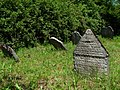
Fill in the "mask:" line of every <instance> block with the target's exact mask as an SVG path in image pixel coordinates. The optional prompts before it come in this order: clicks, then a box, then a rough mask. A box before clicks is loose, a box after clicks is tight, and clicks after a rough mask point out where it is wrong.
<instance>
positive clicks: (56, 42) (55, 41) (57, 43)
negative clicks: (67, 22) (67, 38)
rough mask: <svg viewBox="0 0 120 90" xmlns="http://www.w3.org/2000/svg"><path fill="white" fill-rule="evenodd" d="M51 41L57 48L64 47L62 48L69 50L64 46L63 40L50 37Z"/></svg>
mask: <svg viewBox="0 0 120 90" xmlns="http://www.w3.org/2000/svg"><path fill="white" fill-rule="evenodd" d="M50 43H51V44H52V45H53V46H54V47H55V48H56V49H62V50H67V49H66V47H65V46H64V44H63V42H61V41H60V40H58V39H57V38H55V37H51V38H50Z"/></svg>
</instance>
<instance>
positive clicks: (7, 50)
mask: <svg viewBox="0 0 120 90" xmlns="http://www.w3.org/2000/svg"><path fill="white" fill-rule="evenodd" d="M0 49H1V50H2V52H3V54H4V55H5V56H9V57H13V58H14V59H15V61H16V62H18V61H19V58H18V56H17V54H16V53H15V51H14V50H13V49H12V48H11V47H10V46H8V45H6V44H0Z"/></svg>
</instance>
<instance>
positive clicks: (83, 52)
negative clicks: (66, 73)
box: [73, 29, 108, 75]
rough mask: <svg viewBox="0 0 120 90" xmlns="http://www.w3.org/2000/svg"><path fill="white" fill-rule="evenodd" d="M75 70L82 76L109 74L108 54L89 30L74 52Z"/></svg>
mask: <svg viewBox="0 0 120 90" xmlns="http://www.w3.org/2000/svg"><path fill="white" fill-rule="evenodd" d="M73 55H74V69H75V71H77V72H79V73H81V74H85V75H86V74H87V75H96V73H105V74H107V73H108V52H107V51H106V49H105V48H104V47H103V45H102V44H101V42H100V41H99V40H98V39H97V37H96V36H95V35H94V34H93V32H92V31H91V30H90V29H88V30H87V31H86V32H85V34H84V36H83V37H82V38H81V39H80V41H79V43H78V45H77V47H76V49H75V50H74V53H73Z"/></svg>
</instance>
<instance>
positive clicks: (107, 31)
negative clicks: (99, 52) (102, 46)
mask: <svg viewBox="0 0 120 90" xmlns="http://www.w3.org/2000/svg"><path fill="white" fill-rule="evenodd" d="M101 35H102V37H108V38H111V39H112V38H113V35H114V30H113V28H112V27H111V26H108V27H103V29H102V30H101Z"/></svg>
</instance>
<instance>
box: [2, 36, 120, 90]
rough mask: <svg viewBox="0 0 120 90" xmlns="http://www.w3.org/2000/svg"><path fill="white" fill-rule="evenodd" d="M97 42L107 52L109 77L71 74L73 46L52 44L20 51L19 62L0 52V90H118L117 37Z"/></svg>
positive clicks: (119, 45) (119, 57) (119, 43)
mask: <svg viewBox="0 0 120 90" xmlns="http://www.w3.org/2000/svg"><path fill="white" fill-rule="evenodd" d="M99 39H100V41H101V42H102V44H103V45H104V46H105V48H106V49H107V51H108V52H109V55H110V57H109V69H110V72H109V75H108V76H95V77H89V76H87V77H84V76H81V75H78V74H77V73H76V72H74V70H73V68H74V66H73V64H74V63H73V51H74V49H75V47H76V46H75V45H73V44H72V43H71V42H69V43H66V44H65V46H66V47H67V49H68V50H67V51H64V50H56V49H55V48H54V47H53V46H52V45H50V44H47V45H37V47H34V48H29V49H28V48H21V49H20V50H19V51H18V52H17V55H18V56H19V58H20V62H18V63H16V62H15V61H14V59H11V58H8V57H4V56H3V54H2V52H0V90H120V36H119V37H118V36H117V37H114V38H113V39H107V38H102V37H101V36H99Z"/></svg>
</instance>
